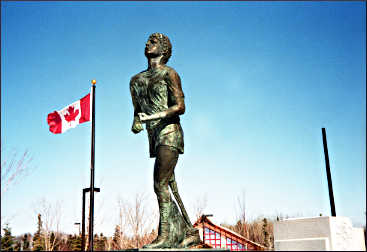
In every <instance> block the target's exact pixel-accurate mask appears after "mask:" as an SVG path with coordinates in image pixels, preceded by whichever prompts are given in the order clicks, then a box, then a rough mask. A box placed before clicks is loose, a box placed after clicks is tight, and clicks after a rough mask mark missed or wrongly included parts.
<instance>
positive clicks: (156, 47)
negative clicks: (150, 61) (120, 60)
mask: <svg viewBox="0 0 367 252" xmlns="http://www.w3.org/2000/svg"><path fill="white" fill-rule="evenodd" d="M145 55H146V56H147V57H158V56H160V55H161V44H160V42H159V40H158V39H157V38H156V37H152V38H150V39H148V41H147V43H146V44H145Z"/></svg>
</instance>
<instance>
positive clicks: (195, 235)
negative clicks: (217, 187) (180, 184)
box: [169, 173, 200, 248]
mask: <svg viewBox="0 0 367 252" xmlns="http://www.w3.org/2000/svg"><path fill="white" fill-rule="evenodd" d="M169 186H170V187H171V190H172V193H173V195H174V196H175V199H176V201H177V203H178V206H179V207H180V209H181V213H182V216H183V217H184V220H185V222H186V224H187V227H188V230H187V232H186V236H185V239H184V240H183V241H182V242H181V243H180V244H179V247H180V248H187V247H190V246H193V245H197V244H199V243H200V236H199V230H197V229H196V228H194V227H193V226H192V224H191V221H190V218H189V215H188V214H187V212H186V209H185V206H184V204H183V202H182V200H181V196H180V194H179V193H178V188H177V183H176V179H175V174H174V173H173V174H172V178H171V180H170V182H169Z"/></svg>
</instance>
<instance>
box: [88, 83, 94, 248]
mask: <svg viewBox="0 0 367 252" xmlns="http://www.w3.org/2000/svg"><path fill="white" fill-rule="evenodd" d="M95 84H96V81H95V80H92V92H91V99H92V144H91V165H90V173H91V175H90V193H89V195H90V207H89V218H90V223H89V244H90V246H89V248H90V251H93V218H94V154H95V153H94V144H95V138H94V132H95V90H96V85H95Z"/></svg>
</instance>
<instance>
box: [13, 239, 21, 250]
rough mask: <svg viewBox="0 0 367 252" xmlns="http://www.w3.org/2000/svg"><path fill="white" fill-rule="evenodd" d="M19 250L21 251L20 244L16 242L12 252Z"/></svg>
mask: <svg viewBox="0 0 367 252" xmlns="http://www.w3.org/2000/svg"><path fill="white" fill-rule="evenodd" d="M21 250H22V243H21V242H20V241H16V242H15V246H14V251H21Z"/></svg>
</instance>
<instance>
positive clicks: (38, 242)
mask: <svg viewBox="0 0 367 252" xmlns="http://www.w3.org/2000/svg"><path fill="white" fill-rule="evenodd" d="M33 250H34V251H41V250H45V246H44V242H43V241H42V219H41V215H40V214H38V223H37V232H36V233H35V234H34V236H33Z"/></svg>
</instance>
